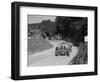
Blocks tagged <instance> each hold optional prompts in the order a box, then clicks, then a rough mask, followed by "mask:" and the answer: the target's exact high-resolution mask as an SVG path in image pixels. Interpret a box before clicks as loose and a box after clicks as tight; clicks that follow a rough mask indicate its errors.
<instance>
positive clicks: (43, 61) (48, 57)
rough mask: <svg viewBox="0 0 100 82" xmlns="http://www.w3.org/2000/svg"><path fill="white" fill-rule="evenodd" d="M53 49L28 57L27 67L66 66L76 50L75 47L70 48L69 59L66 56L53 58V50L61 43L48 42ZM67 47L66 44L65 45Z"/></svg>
mask: <svg viewBox="0 0 100 82" xmlns="http://www.w3.org/2000/svg"><path fill="white" fill-rule="evenodd" d="M48 42H50V44H52V45H53V46H54V47H52V48H50V49H48V50H45V51H42V52H39V53H36V54H32V55H29V56H28V57H27V61H28V62H27V66H53V65H67V64H68V63H69V62H70V61H71V60H72V59H73V57H75V56H76V54H77V52H78V49H77V47H74V46H72V53H71V54H70V57H67V56H55V48H56V46H59V45H60V44H61V43H62V42H63V41H48ZM65 46H67V44H65Z"/></svg>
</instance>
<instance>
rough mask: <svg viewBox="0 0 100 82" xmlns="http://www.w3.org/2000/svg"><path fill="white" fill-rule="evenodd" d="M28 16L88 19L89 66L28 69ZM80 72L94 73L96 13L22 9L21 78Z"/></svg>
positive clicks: (73, 10)
mask: <svg viewBox="0 0 100 82" xmlns="http://www.w3.org/2000/svg"><path fill="white" fill-rule="evenodd" d="M28 14H32V15H56V16H73V17H88V64H85V65H62V66H47V67H46V66H43V67H42V66H41V67H34V66H33V67H27V29H28V27H27V26H28V25H27V16H28ZM78 72H94V11H92V10H78V9H57V8H43V7H42V8H41V7H24V6H22V7H20V76H25V75H26V76H28V75H41V74H42V75H43V74H58V73H78Z"/></svg>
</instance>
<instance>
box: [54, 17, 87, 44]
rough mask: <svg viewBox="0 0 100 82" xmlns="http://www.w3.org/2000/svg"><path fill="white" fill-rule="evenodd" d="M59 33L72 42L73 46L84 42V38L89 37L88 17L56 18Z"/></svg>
mask: <svg viewBox="0 0 100 82" xmlns="http://www.w3.org/2000/svg"><path fill="white" fill-rule="evenodd" d="M56 28H57V31H58V32H59V33H60V34H61V35H62V36H63V39H65V40H67V41H68V40H70V41H72V42H73V44H77V43H79V42H84V36H86V35H87V18H86V17H61V16H58V17H56Z"/></svg>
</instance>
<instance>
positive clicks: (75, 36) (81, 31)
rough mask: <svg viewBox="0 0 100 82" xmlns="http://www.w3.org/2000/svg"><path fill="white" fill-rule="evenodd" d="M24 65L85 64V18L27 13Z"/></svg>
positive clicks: (86, 43)
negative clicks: (25, 57) (25, 58)
mask: <svg viewBox="0 0 100 82" xmlns="http://www.w3.org/2000/svg"><path fill="white" fill-rule="evenodd" d="M27 22H28V23H27V24H28V25H27V46H28V47H27V48H28V49H27V50H28V51H27V66H28V67H30V66H31V67H32V66H56V65H80V64H88V18H87V17H70V16H52V15H32V14H31V15H30V14H29V15H27Z"/></svg>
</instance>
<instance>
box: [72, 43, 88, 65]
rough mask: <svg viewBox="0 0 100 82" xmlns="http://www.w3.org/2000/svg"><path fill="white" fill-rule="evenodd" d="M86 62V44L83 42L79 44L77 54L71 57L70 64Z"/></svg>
mask: <svg viewBox="0 0 100 82" xmlns="http://www.w3.org/2000/svg"><path fill="white" fill-rule="evenodd" d="M87 63H88V44H87V43H84V44H82V45H81V46H79V51H78V53H77V55H76V56H75V57H74V58H73V59H72V61H71V62H70V64H72V65H74V64H76V65H77V64H87Z"/></svg>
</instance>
